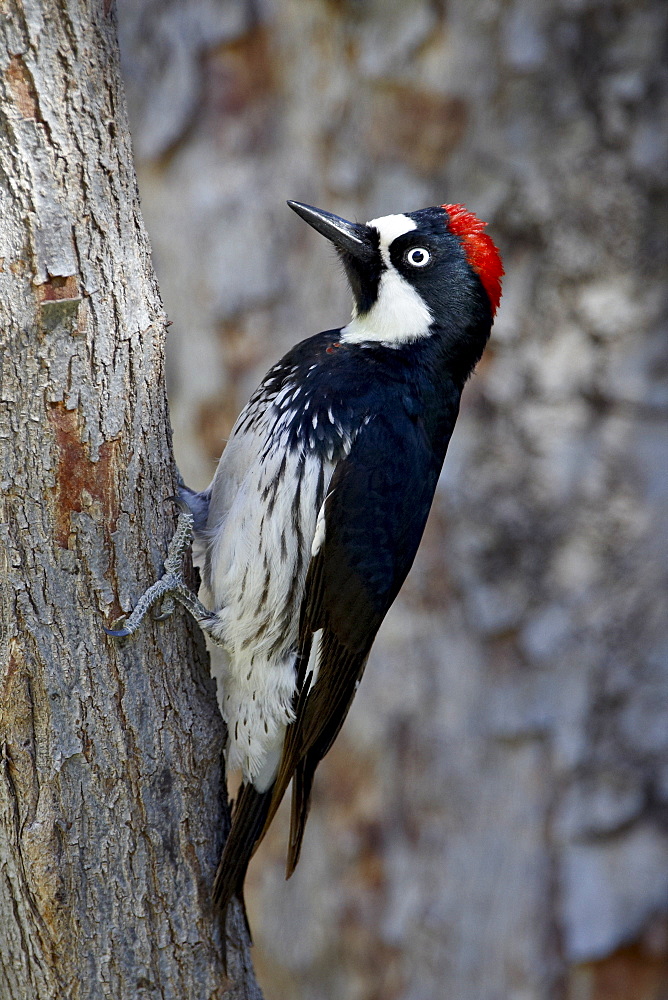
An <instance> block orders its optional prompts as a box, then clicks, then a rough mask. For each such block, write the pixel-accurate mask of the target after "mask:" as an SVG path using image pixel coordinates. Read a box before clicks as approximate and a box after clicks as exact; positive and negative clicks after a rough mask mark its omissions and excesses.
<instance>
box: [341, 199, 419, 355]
mask: <svg viewBox="0 0 668 1000" xmlns="http://www.w3.org/2000/svg"><path fill="white" fill-rule="evenodd" d="M367 226H374V228H375V229H377V230H378V232H379V234H380V253H381V256H382V258H383V263H384V264H385V268H386V269H385V270H384V271H383V273H382V275H381V278H380V285H379V287H378V298H377V299H376V301H375V302H374V304H373V305H372V307H371V309H369V311H368V312H366V313H363V314H362V315H357V314H356V313H353V318H352V319H351V321H350V323H348V325H347V326H344V328H343V330H342V331H341V340H342V341H343V342H344V343H346V344H364V343H370V342H373V343H381V344H387V345H388V346H389V347H400V346H401V344H409V343H410V342H411V341H413V340H418V339H419V338H420V337H427V336H429V327H430V325H431V321H432V319H433V316H432V314H431V310H430V309H429V307H428V306H427V304H426V302H425V301H424V299H422V297H421V296H420V295H418V293H417V292H416V290H415V289H414V288H413V286H412V285H411V284H409V282H408V281H406V279H405V278H403V277H402V276H401V275H400V274H399V272H398V271H397V269H396V268H395V267H394V265H393V264H392V261H391V260H390V249H389V248H390V245H391V244H392V243H393V242H394V240H396V238H397V237H398V236H403V235H404V233H410V232H412V230H413V229H417V226H416V224H415V220H414V219H409V218H408V216H407V215H385V216H383V217H382V218H381V219H372V220H371V222H367Z"/></svg>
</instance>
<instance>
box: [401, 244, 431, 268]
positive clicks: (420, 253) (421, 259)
mask: <svg viewBox="0 0 668 1000" xmlns="http://www.w3.org/2000/svg"><path fill="white" fill-rule="evenodd" d="M430 260H431V254H430V253H429V251H428V250H425V248H424V247H413V249H412V250H409V251H408V253H407V254H406V261H407V262H408V263H409V264H411V265H412V266H413V267H425V265H426V264H428V263H429V261H430Z"/></svg>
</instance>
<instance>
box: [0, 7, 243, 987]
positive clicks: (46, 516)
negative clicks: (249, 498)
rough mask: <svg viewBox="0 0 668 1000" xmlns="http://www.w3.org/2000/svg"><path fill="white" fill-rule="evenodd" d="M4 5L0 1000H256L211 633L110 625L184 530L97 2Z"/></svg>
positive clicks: (127, 163) (120, 119)
mask: <svg viewBox="0 0 668 1000" xmlns="http://www.w3.org/2000/svg"><path fill="white" fill-rule="evenodd" d="M2 7H3V9H2V17H1V18H0V37H1V38H2V44H1V48H0V60H1V65H0V102H1V103H0V136H1V137H2V139H1V142H2V144H1V146H0V202H1V205H0V329H1V331H2V333H1V337H2V386H1V395H0V441H1V442H2V451H1V454H0V472H1V479H2V492H3V512H2V525H1V528H2V535H3V537H2V542H3V545H2V580H1V585H2V607H1V615H2V623H1V626H2V636H1V641H2V647H1V649H2V654H1V659H0V671H1V672H0V685H1V686H0V755H1V758H0V996H1V997H2V998H3V1000H25V998H27V997H30V998H31V1000H32V998H36V1000H54V998H55V997H58V998H60V997H66V998H70V997H71V998H77V1000H88V998H91V1000H92V998H100V997H113V998H127V1000H132V998H136V997H153V996H156V997H157V996H159V997H161V998H179V1000H187V998H192V1000H202V998H204V997H206V998H222V997H259V996H260V993H259V990H258V988H257V986H256V985H255V979H254V975H253V972H252V969H251V967H250V964H249V960H248V942H247V940H246V939H245V937H244V936H243V932H242V931H241V930H240V928H239V927H238V926H235V928H234V934H235V935H236V940H235V941H234V942H233V944H234V946H233V947H231V948H230V952H229V960H230V963H229V969H228V972H229V979H228V978H227V977H226V976H225V974H224V971H223V963H222V935H221V929H220V926H219V922H218V921H217V919H216V916H215V914H214V913H213V912H212V909H211V904H210V888H211V885H212V880H213V876H214V872H215V866H216V861H217V858H218V854H219V850H220V846H221V841H222V839H223V833H224V830H225V825H226V823H227V812H226V809H227V804H226V791H225V780H224V769H223V764H222V759H221V749H222V741H223V725H222V721H221V718H220V715H219V713H218V710H217V707H216V699H215V686H214V683H213V682H212V680H211V679H210V676H209V671H208V659H207V656H206V652H205V647H204V644H203V641H202V639H201V637H200V636H199V634H198V630H197V629H196V628H195V627H193V625H192V623H190V622H189V620H188V619H187V617H186V616H185V615H184V614H183V613H181V612H178V613H177V614H176V615H174V617H173V618H172V619H170V620H168V621H166V622H162V623H155V624H150V623H149V624H148V625H147V626H146V627H145V628H144V629H143V630H142V631H141V632H140V634H139V635H138V636H137V637H136V638H135V639H133V640H131V641H127V642H125V644H123V645H120V644H118V643H116V642H114V641H112V640H110V639H108V638H107V637H106V635H105V633H104V632H103V625H104V624H105V623H106V622H108V621H109V620H110V619H113V618H114V617H115V616H116V615H118V614H119V613H121V611H123V610H127V609H129V608H130V607H131V606H132V604H133V602H134V600H135V599H136V597H137V596H138V595H139V594H140V593H141V591H142V590H143V589H144V588H145V587H146V586H147V584H149V583H150V582H152V581H153V579H155V577H156V574H159V573H160V572H161V568H162V562H163V560H164V556H165V552H166V546H167V543H168V541H169V538H170V534H171V531H172V529H173V526H174V522H175V518H174V516H173V510H172V508H171V506H170V504H169V502H168V498H169V497H170V495H171V494H173V493H174V466H173V461H172V452H171V436H170V428H169V418H168V412H167V406H166V399H165V390H164V358H163V346H164V329H165V316H164V312H163V308H162V305H161V302H160V297H159V294H158V290H157V285H156V281H155V277H154V274H153V269H152V265H151V260H150V248H149V245H148V241H147V238H146V234H145V231H144V227H143V223H142V220H141V214H140V211H139V202H138V198H137V189H136V182H135V173H134V168H133V164H132V156H131V150H130V142H129V136H128V129H127V122H126V112H125V99H124V95H123V90H122V86H121V83H120V77H119V72H118V54H117V45H116V32H115V21H114V16H113V13H112V10H111V8H112V4H111V3H110V2H104V3H103V2H102V0H99V3H98V2H95V0H82V2H80V3H76V2H75V0H60V2H49V3H40V2H36V0H35V2H30V0H26V2H24V3H20V2H18V0H9V2H7V3H5V4H3V5H2ZM118 602H120V604H119V603H118Z"/></svg>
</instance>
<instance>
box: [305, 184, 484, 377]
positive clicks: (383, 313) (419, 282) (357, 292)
mask: <svg viewBox="0 0 668 1000" xmlns="http://www.w3.org/2000/svg"><path fill="white" fill-rule="evenodd" d="M288 205H289V206H290V208H292V209H293V210H294V211H295V212H296V213H297V214H298V215H299V216H301V218H302V219H304V220H305V221H306V222H308V223H309V225H310V226H313V228H314V229H316V230H317V231H318V232H319V233H321V234H322V235H323V236H326V237H327V239H328V240H330V241H331V242H332V243H333V244H334V246H335V247H336V249H337V251H338V252H339V255H340V257H341V259H342V261H343V265H344V267H345V270H346V274H347V276H348V280H349V282H350V286H351V289H352V293H353V318H352V320H351V322H350V323H349V324H348V326H346V327H344V329H343V330H342V337H341V339H342V340H343V341H347V342H351V343H369V342H374V341H375V342H380V343H384V344H387V345H390V346H393V347H399V346H401V345H402V344H405V343H410V342H412V341H415V340H418V339H420V338H422V337H428V336H431V335H432V334H434V333H436V332H437V331H439V330H441V331H446V334H447V335H448V336H451V337H452V336H454V335H455V334H456V332H457V331H461V333H462V334H463V335H464V336H465V337H466V338H467V339H468V338H469V336H470V334H471V331H472V330H474V329H475V330H479V331H480V332H481V336H484V340H483V343H482V345H481V346H480V348H479V350H477V349H476V350H475V352H474V353H476V354H477V355H478V357H479V354H480V353H481V352H482V347H484V341H486V339H487V336H488V335H489V330H490V327H491V325H492V321H493V318H494V314H495V312H496V309H497V307H498V304H499V299H500V297H501V276H502V274H503V265H502V263H501V257H500V255H499V251H498V250H497V248H496V247H495V245H494V243H493V242H492V240H491V238H490V237H489V236H488V235H487V234H486V233H485V223H483V222H481V221H480V220H479V219H478V218H477V217H476V216H475V215H474V214H473V213H472V212H468V211H467V210H466V209H465V207H464V206H463V205H440V206H437V207H434V208H424V209H421V210H420V211H419V212H408V213H407V214H406V215H386V216H384V217H383V218H379V219H372V220H371V222H367V223H366V224H365V225H363V224H361V223H358V222H348V221H347V220H346V219H341V218H339V216H337V215H332V214H331V213H329V212H323V211H321V210H320V209H317V208H312V207H311V206H310V205H303V204H301V203H300V202H296V201H289V202H288ZM477 359H478V358H477V357H476V358H475V359H474V360H473V364H475V361H477ZM471 367H472V365H471Z"/></svg>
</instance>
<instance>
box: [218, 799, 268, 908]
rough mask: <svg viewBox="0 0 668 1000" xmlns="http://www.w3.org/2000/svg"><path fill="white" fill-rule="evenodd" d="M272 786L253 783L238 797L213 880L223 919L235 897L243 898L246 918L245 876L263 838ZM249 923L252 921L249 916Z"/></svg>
mask: <svg viewBox="0 0 668 1000" xmlns="http://www.w3.org/2000/svg"><path fill="white" fill-rule="evenodd" d="M271 791H272V790H271V788H269V789H268V790H267V791H266V792H258V791H256V789H255V788H253V786H252V785H250V784H248V785H243V786H242V788H241V791H240V792H239V795H238V797H237V801H236V805H235V808H234V812H233V814H232V828H231V830H230V833H229V836H228V838H227V840H226V841H225V846H224V848H223V853H222V856H221V859H220V862H219V864H218V871H217V872H216V878H215V881H214V883H213V900H214V903H215V905H216V907H218V908H219V909H220V911H221V912H222V914H223V919H224V918H225V914H226V912H227V907H228V906H229V904H230V902H231V900H232V898H233V897H235V896H236V897H237V899H238V900H239V901H240V903H241V906H242V909H243V913H244V918H246V907H245V905H244V895H243V892H244V879H245V878H246V870H247V868H248V863H249V861H250V859H251V857H252V856H253V851H254V850H255V847H256V846H257V844H258V843H259V841H260V840H261V839H262V831H263V828H264V824H265V820H266V818H267V813H268V811H269V804H270V802H271ZM246 926H248V920H247V918H246Z"/></svg>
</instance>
